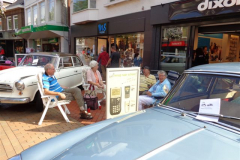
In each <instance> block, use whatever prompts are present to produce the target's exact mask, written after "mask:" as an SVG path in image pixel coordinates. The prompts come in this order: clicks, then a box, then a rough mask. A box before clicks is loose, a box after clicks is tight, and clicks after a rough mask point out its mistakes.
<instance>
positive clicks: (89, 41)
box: [76, 37, 97, 64]
mask: <svg viewBox="0 0 240 160" xmlns="http://www.w3.org/2000/svg"><path fill="white" fill-rule="evenodd" d="M76 54H77V55H78V56H79V57H80V59H81V60H82V61H83V63H84V62H86V63H84V64H88V63H89V62H90V61H91V60H92V59H96V56H97V55H96V44H95V37H88V38H76Z"/></svg>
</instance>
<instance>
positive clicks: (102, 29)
mask: <svg viewBox="0 0 240 160" xmlns="http://www.w3.org/2000/svg"><path fill="white" fill-rule="evenodd" d="M98 34H99V35H104V34H108V22H105V23H99V24H98Z"/></svg>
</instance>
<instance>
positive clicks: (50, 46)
mask: <svg viewBox="0 0 240 160" xmlns="http://www.w3.org/2000/svg"><path fill="white" fill-rule="evenodd" d="M37 45H40V44H38V43H37ZM41 45H42V49H41V50H42V51H43V52H60V47H59V41H58V38H57V37H56V38H50V39H41ZM39 48H40V47H39Z"/></svg>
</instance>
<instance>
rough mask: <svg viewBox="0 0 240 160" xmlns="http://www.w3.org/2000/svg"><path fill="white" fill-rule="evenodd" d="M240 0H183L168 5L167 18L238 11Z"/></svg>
mask: <svg viewBox="0 0 240 160" xmlns="http://www.w3.org/2000/svg"><path fill="white" fill-rule="evenodd" d="M239 6H240V0H231V1H229V0H200V1H199V0H183V1H178V2H174V3H171V4H170V5H169V20H179V19H187V18H196V17H204V16H211V15H220V14H227V13H234V12H239V11H240V10H239Z"/></svg>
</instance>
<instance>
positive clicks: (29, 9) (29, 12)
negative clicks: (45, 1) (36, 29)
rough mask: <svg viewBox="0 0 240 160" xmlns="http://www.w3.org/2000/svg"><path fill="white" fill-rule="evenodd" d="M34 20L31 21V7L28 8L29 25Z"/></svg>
mask: <svg viewBox="0 0 240 160" xmlns="http://www.w3.org/2000/svg"><path fill="white" fill-rule="evenodd" d="M31 24H32V22H31V8H28V9H27V25H28V26H29V25H31Z"/></svg>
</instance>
